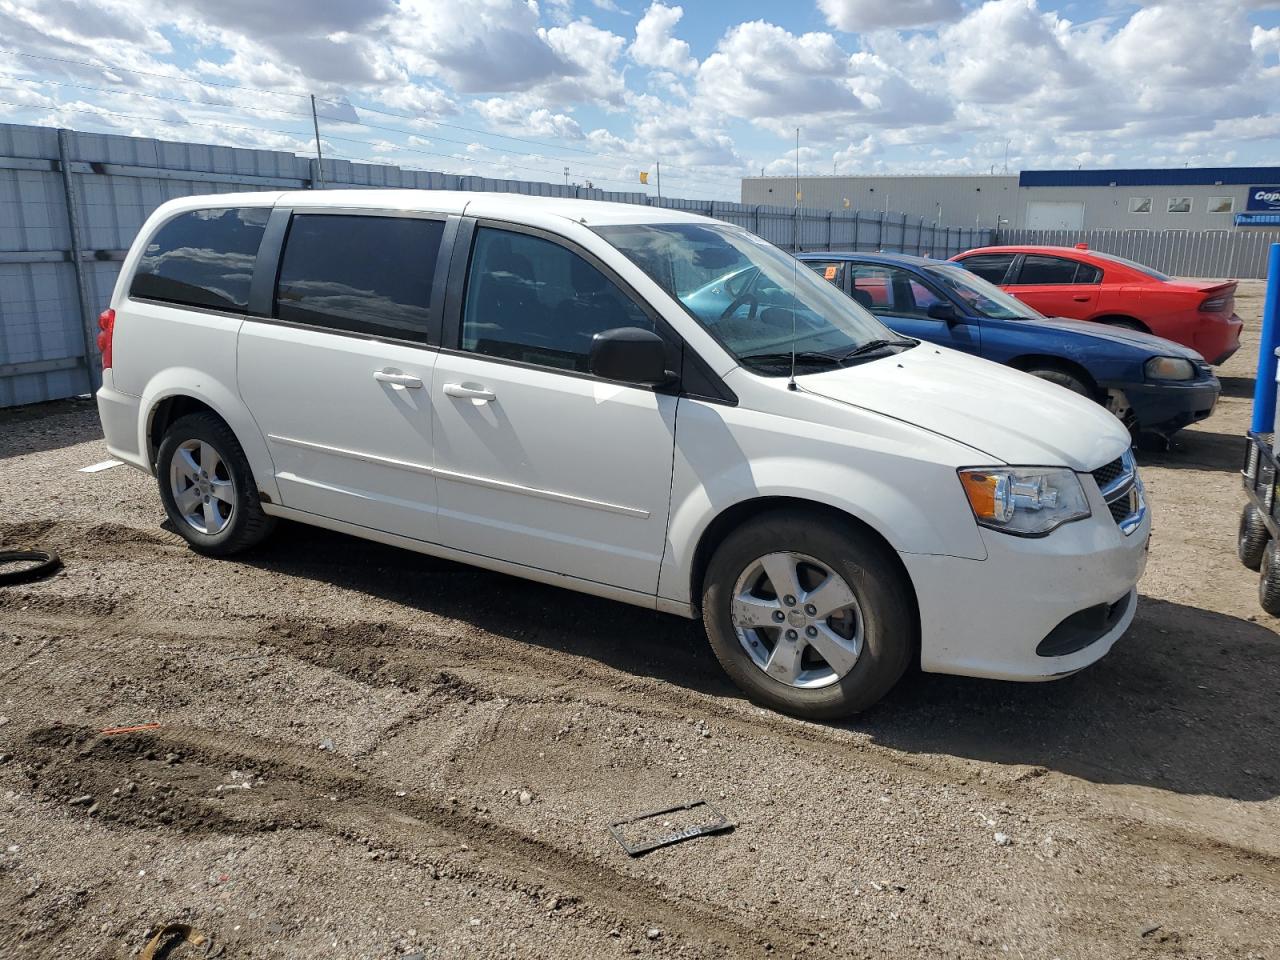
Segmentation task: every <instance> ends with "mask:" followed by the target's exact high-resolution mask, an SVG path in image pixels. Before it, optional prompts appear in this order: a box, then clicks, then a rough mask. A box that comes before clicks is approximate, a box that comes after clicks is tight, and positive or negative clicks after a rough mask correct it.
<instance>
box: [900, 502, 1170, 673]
mask: <svg viewBox="0 0 1280 960" xmlns="http://www.w3.org/2000/svg"><path fill="white" fill-rule="evenodd" d="M1082 480H1083V482H1084V483H1085V486H1086V488H1087V489H1088V490H1089V501H1090V506H1091V508H1092V509H1093V516H1092V517H1090V518H1088V519H1087V520H1081V521H1078V522H1076V523H1068V524H1066V525H1065V526H1062V527H1059V528H1058V529H1057V530H1055V531H1053V532H1052V533H1051V534H1049V535H1048V536H1047V537H1040V538H1036V539H1031V538H1023V537H1013V536H1009V535H1008V534H1003V533H1000V532H998V531H994V530H985V529H984V530H982V538H983V540H984V542H985V543H986V547H987V559H986V560H965V559H961V558H958V557H941V556H925V555H922V554H900V556H901V557H902V562H903V564H904V565H905V566H906V568H907V572H908V573H909V574H910V575H911V579H912V582H913V584H914V586H915V590H916V598H917V601H918V606H919V609H920V666H921V668H922V669H923V670H925V671H926V672H930V673H952V674H960V675H963V676H972V677H990V678H993V679H999V680H1051V679H1053V678H1055V677H1061V676H1065V675H1068V674H1072V673H1075V672H1077V671H1079V670H1082V669H1084V668H1085V667H1087V666H1089V665H1090V664H1092V663H1094V662H1096V661H1097V660H1099V659H1101V658H1102V657H1103V656H1105V655H1106V654H1107V652H1108V651H1109V650H1110V649H1111V647H1112V646H1113V645H1114V644H1115V642H1116V641H1117V640H1119V639H1120V637H1121V636H1122V635H1123V634H1124V632H1125V631H1126V630H1127V629H1128V628H1129V624H1130V623H1132V622H1133V617H1134V612H1135V609H1136V607H1137V591H1136V586H1137V583H1138V580H1139V578H1140V577H1141V576H1142V574H1143V571H1144V570H1145V569H1146V565H1147V547H1148V540H1149V538H1150V534H1151V515H1150V511H1147V512H1146V513H1145V514H1144V516H1143V517H1142V521H1141V523H1139V524H1138V526H1137V527H1136V529H1134V531H1133V532H1132V533H1130V534H1129V535H1127V536H1126V535H1125V534H1124V533H1122V532H1121V531H1120V528H1119V527H1118V526H1117V525H1116V522H1115V520H1114V519H1112V516H1111V514H1110V512H1109V511H1108V509H1107V506H1106V504H1105V502H1104V501H1103V500H1102V496H1101V494H1100V493H1099V492H1098V490H1097V487H1096V485H1094V484H1093V483H1091V481H1090V479H1089V478H1088V477H1084V478H1082ZM1122 600H1126V601H1127V602H1126V603H1124V604H1123V606H1122V607H1117V608H1116V610H1117V616H1116V618H1115V619H1114V620H1111V621H1109V622H1107V623H1106V624H1105V632H1103V633H1101V634H1100V635H1098V636H1097V637H1096V639H1093V640H1092V641H1091V642H1089V643H1087V644H1085V645H1083V646H1082V647H1079V648H1078V649H1074V650H1073V651H1072V652H1070V653H1067V654H1065V655H1063V656H1041V655H1040V654H1038V653H1037V652H1036V648H1037V647H1038V646H1041V644H1042V642H1043V641H1044V640H1045V638H1046V637H1048V636H1049V635H1050V634H1051V633H1053V631H1054V630H1055V629H1056V628H1058V627H1059V625H1060V624H1062V623H1063V622H1064V621H1065V620H1067V619H1068V618H1070V617H1072V616H1073V615H1075V614H1077V613H1080V612H1081V611H1085V610H1088V609H1089V608H1092V607H1097V606H1099V605H1103V604H1105V605H1107V607H1108V608H1111V607H1112V606H1113V605H1115V604H1117V603H1118V602H1119V601H1122ZM1042 649H1044V648H1042Z"/></svg>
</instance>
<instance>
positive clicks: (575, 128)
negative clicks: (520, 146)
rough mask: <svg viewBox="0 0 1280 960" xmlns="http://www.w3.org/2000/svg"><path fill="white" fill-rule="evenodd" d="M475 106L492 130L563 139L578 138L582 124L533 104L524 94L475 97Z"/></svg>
mask: <svg viewBox="0 0 1280 960" xmlns="http://www.w3.org/2000/svg"><path fill="white" fill-rule="evenodd" d="M474 107H475V108H476V110H477V111H478V112H479V114H480V116H482V117H484V119H485V120H487V121H488V122H489V125H490V126H492V127H493V128H494V129H495V130H501V131H503V132H504V133H516V134H519V135H521V136H526V137H542V138H554V139H565V140H581V139H582V127H581V126H579V125H578V121H577V120H575V119H573V117H571V116H569V115H568V114H564V113H552V112H551V111H550V110H548V109H547V108H546V107H541V106H535V105H534V104H532V103H530V101H529V99H528V98H527V97H524V96H521V95H520V94H517V95H516V96H514V97H506V98H504V97H491V98H489V99H488V100H478V101H476V102H475V104H474Z"/></svg>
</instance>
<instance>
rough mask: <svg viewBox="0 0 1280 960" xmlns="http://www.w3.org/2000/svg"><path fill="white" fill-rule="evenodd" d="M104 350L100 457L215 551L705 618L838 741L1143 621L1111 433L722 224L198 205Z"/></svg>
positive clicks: (772, 690)
mask: <svg viewBox="0 0 1280 960" xmlns="http://www.w3.org/2000/svg"><path fill="white" fill-rule="evenodd" d="M938 322H942V321H938ZM99 326H100V327H101V328H102V333H101V335H100V337H99V344H100V347H101V351H102V355H103V366H104V368H105V370H104V373H103V386H102V389H101V390H100V391H99V392H98V408H99V411H100V413H101V417H102V424H103V429H104V431H105V434H106V439H107V446H108V447H109V449H110V450H111V453H112V454H113V455H114V456H116V457H118V458H120V459H121V460H124V461H127V462H128V463H131V464H133V465H134V466H136V467H139V468H140V469H142V470H146V471H148V472H150V473H152V474H154V475H155V477H156V478H157V480H158V482H159V488H160V497H161V499H162V500H163V502H164V506H165V509H166V511H167V512H168V514H169V518H170V520H171V521H172V523H173V524H174V525H175V526H176V528H177V529H178V530H179V531H180V532H181V533H182V535H183V536H184V537H185V538H186V539H187V540H188V541H189V542H190V544H191V546H192V547H194V548H195V549H196V550H198V551H200V552H201V553H204V554H209V555H213V556H221V555H226V554H231V553H235V552H237V551H240V550H244V549H245V548H247V547H250V546H252V545H253V544H255V543H256V542H258V541H259V540H261V539H262V538H263V537H264V536H265V535H266V534H267V533H268V532H269V531H270V529H271V526H272V524H273V522H274V520H275V518H276V517H285V518H288V519H290V520H297V521H301V522H303V523H311V524H316V525H318V526H322V527H327V528H329V529H332V530H338V531H342V532H344V533H349V534H353V535H355V536H360V537H368V538H370V539H373V540H378V541H381V542H383V543H388V544H394V545H396V546H400V547H405V548H407V549H410V550H418V551H421V552H423V553H430V554H434V555H437V556H442V557H448V558H452V559H455V560H460V561H463V562H466V563H471V564H475V565H477V566H481V567H487V568H489V569H492V570H498V571H502V572H504V573H509V574H515V575H517V576H522V577H529V578H531V579H533V580H538V581H541V582H544V583H548V584H553V585H555V586H559V587H565V588H568V589H570V590H578V591H582V592H584V593H590V594H596V595H598V596H602V597H609V598H612V599H614V600H619V601H623V602H626V603H632V604H636V605H638V606H642V607H646V608H649V609H654V610H660V611H664V612H667V613H671V614H676V615H679V616H683V617H690V618H695V617H701V618H702V620H703V623H704V624H705V627H706V631H707V636H708V637H709V639H710V642H711V645H712V647H713V648H714V650H715V652H716V655H717V656H718V657H719V659H720V662H721V663H722V664H723V665H724V668H725V670H726V671H728V673H729V674H730V676H731V677H732V678H733V679H734V681H736V682H737V683H738V685H739V686H741V687H742V689H743V690H744V691H746V693H747V694H748V695H749V696H751V697H752V698H753V699H755V700H756V701H758V702H760V703H763V704H767V705H769V706H771V707H775V708H777V709H779V710H785V711H787V712H790V713H793V714H797V715H801V716H805V717H812V718H829V717H838V716H842V715H846V714H849V713H852V712H854V711H857V710H861V709H863V708H865V707H867V706H869V705H871V704H872V703H875V702H876V701H877V700H879V699H880V698H881V697H882V696H884V694H885V693H886V692H887V691H888V690H889V688H890V687H892V686H893V684H894V683H895V682H896V681H897V680H898V679H899V677H901V675H902V674H903V672H904V671H905V670H906V669H907V668H908V667H909V666H910V665H912V664H918V665H919V666H920V667H921V668H922V669H924V670H926V671H934V672H939V673H955V674H967V675H971V676H980V677H998V678H1005V679H1010V680H1041V679H1048V678H1051V677H1060V676H1063V675H1066V674H1071V673H1074V672H1076V671H1078V670H1080V669H1082V668H1083V667H1085V666H1088V665H1089V664H1091V663H1093V662H1094V661H1096V660H1097V659H1098V658H1100V657H1101V656H1103V655H1104V654H1105V653H1106V652H1107V651H1108V650H1109V649H1110V648H1111V646H1112V644H1114V643H1115V642H1116V640H1117V639H1118V638H1119V637H1120V636H1121V634H1123V633H1124V631H1125V630H1126V629H1127V627H1128V626H1129V624H1130V622H1131V621H1132V620H1133V616H1134V608H1135V605H1136V599H1137V594H1136V590H1135V584H1136V583H1137V581H1138V578H1139V577H1140V576H1141V574H1142V572H1143V569H1144V567H1145V564H1146V558H1147V541H1148V536H1149V532H1150V521H1149V519H1148V515H1147V508H1146V504H1145V502H1144V499H1143V488H1142V483H1141V481H1140V480H1139V478H1138V475H1137V472H1136V470H1135V468H1134V463H1133V458H1132V456H1131V454H1130V451H1129V443H1130V441H1129V434H1128V433H1127V431H1126V430H1125V428H1124V427H1123V426H1122V425H1121V424H1120V421H1118V420H1117V419H1115V418H1114V417H1113V416H1112V415H1111V414H1109V413H1107V412H1106V411H1105V410H1103V409H1102V408H1101V407H1099V406H1098V405H1096V404H1094V403H1092V402H1090V401H1088V400H1086V399H1083V398H1081V397H1077V396H1075V395H1074V394H1072V393H1070V392H1069V391H1066V390H1063V389H1062V388H1060V387H1057V386H1055V385H1052V384H1048V383H1045V382H1044V381H1041V380H1038V379H1036V378H1034V377H1031V376H1028V375H1025V374H1022V373H1019V372H1017V371H1014V370H1011V369H1008V368H1006V367H1001V366H998V365H996V364H993V363H988V362H986V361H983V360H978V359H975V358H971V357H968V356H966V355H964V354H961V353H956V352H953V351H951V350H947V349H943V348H941V347H936V346H931V345H929V344H926V343H920V342H917V341H915V340H909V339H904V338H902V337H899V336H898V335H896V334H894V333H893V332H891V331H890V330H889V329H887V328H886V327H885V326H883V325H882V324H881V323H880V322H879V321H878V320H876V319H875V318H874V317H872V316H871V315H870V314H869V313H867V312H866V311H865V310H863V309H862V308H861V307H860V306H858V304H857V303H856V302H855V301H853V300H851V299H849V298H848V297H846V296H844V295H842V294H841V293H840V291H838V290H836V289H835V288H834V287H832V286H831V285H830V284H829V283H826V282H825V281H824V280H823V279H822V278H821V277H818V276H816V275H815V274H814V273H813V272H812V271H810V270H808V269H805V268H804V267H802V266H799V265H798V263H797V261H796V260H795V259H794V258H792V257H791V256H789V255H788V254H786V253H784V252H783V251H781V250H779V249H778V248H777V247H774V246H773V245H771V244H769V243H767V242H765V241H764V240H761V239H760V238H759V237H756V236H754V235H753V234H751V233H749V232H748V231H746V230H743V229H741V228H739V227H736V226H732V225H730V224H726V223H722V222H720V221H716V220H711V219H708V218H706V217H700V216H694V215H691V214H685V213H681V212H678V211H674V210H663V209H653V208H650V207H645V206H633V205H627V204H611V203H598V202H591V201H577V200H562V199H554V198H541V197H526V196H514V195H508V194H477V193H448V192H436V191H411V190H388V191H382V190H368V191H343V190H333V191H311V192H297V193H251V194H239V195H230V194H223V195H218V196H204V197H188V198H185V199H181V200H173V201H170V202H168V203H165V204H164V205H162V206H161V207H160V208H159V209H158V210H156V212H155V213H154V214H153V215H152V216H151V218H150V219H149V220H148V221H147V222H146V224H145V225H144V226H143V228H142V231H141V232H140V233H139V235H138V238H137V240H136V241H135V242H134V244H133V248H132V249H131V250H130V251H129V255H128V257H127V258H126V259H125V262H124V266H123V269H122V271H121V273H120V279H119V282H118V283H117V284H116V288H115V293H114V295H113V297H112V301H111V307H110V309H108V310H106V311H104V313H103V314H102V317H101V318H100V319H99ZM475 602H476V603H477V605H483V603H484V602H485V599H484V597H482V596H477V597H476V598H475Z"/></svg>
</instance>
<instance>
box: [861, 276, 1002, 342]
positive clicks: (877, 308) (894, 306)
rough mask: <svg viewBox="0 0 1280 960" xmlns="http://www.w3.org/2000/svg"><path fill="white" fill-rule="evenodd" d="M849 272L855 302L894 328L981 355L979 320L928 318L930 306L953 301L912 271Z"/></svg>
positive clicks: (962, 316) (961, 315)
mask: <svg viewBox="0 0 1280 960" xmlns="http://www.w3.org/2000/svg"><path fill="white" fill-rule="evenodd" d="M849 273H850V282H851V284H852V287H851V291H852V295H853V297H854V299H855V300H857V301H858V302H859V303H861V304H862V305H863V306H864V307H866V308H867V309H868V310H870V311H871V312H872V313H874V314H875V315H876V316H877V317H879V318H880V319H881V320H883V321H884V322H885V324H887V325H888V326H889V327H890V328H891V329H893V330H896V331H897V332H898V333H901V334H905V335H906V336H908V337H915V338H916V339H917V340H925V341H928V342H929V343H936V344H938V345H940V346H943V347H950V348H952V349H953V350H963V351H964V352H965V353H972V354H975V355H977V354H980V353H981V351H982V336H981V332H980V327H979V326H978V323H977V321H976V320H973V319H971V318H968V317H966V316H964V315H963V313H960V314H959V315H958V316H957V317H956V318H955V319H954V320H950V321H948V320H936V319H934V318H933V317H931V316H929V305H930V304H933V303H939V302H942V303H947V304H951V300H950V299H948V298H947V297H945V296H943V295H942V294H941V293H939V292H938V291H937V290H935V289H934V288H933V287H932V286H930V285H929V284H928V283H926V282H925V281H924V280H922V279H921V278H920V277H918V276H917V275H916V274H914V273H912V272H911V271H910V270H904V269H903V268H901V267H895V266H890V265H888V264H883V263H850V264H849ZM952 306H954V304H952Z"/></svg>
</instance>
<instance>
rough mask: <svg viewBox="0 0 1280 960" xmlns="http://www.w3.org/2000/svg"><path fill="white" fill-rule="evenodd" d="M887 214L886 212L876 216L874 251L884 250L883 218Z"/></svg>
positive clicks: (880, 251)
mask: <svg viewBox="0 0 1280 960" xmlns="http://www.w3.org/2000/svg"><path fill="white" fill-rule="evenodd" d="M887 216H888V214H887V213H882V214H880V216H879V217H877V218H876V224H877V226H876V250H875V252H876V253H882V252H883V251H884V218H885V217H887Z"/></svg>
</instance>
